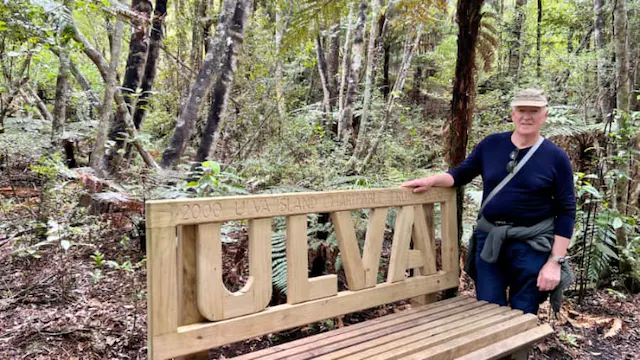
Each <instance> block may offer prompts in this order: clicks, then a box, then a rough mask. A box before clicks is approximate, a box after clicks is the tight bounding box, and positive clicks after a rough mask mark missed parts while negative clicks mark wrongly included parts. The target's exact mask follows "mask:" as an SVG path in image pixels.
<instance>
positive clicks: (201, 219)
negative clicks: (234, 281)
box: [147, 188, 459, 358]
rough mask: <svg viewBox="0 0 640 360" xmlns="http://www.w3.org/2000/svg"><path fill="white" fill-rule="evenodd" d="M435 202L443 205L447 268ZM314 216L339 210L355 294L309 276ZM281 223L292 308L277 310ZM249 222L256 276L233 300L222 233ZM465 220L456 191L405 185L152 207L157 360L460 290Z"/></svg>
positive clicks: (152, 319) (337, 223)
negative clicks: (359, 212)
mask: <svg viewBox="0 0 640 360" xmlns="http://www.w3.org/2000/svg"><path fill="white" fill-rule="evenodd" d="M434 203H441V219H442V223H441V226H442V227H441V230H442V231H441V232H442V236H441V238H442V250H441V255H442V269H441V270H439V271H438V270H437V269H436V251H435V243H434V242H435V240H434V239H435V228H434V215H433V214H434V211H433V209H434V206H433V204H434ZM389 208H395V209H396V210H397V216H396V219H395V231H394V235H393V240H392V244H391V254H390V259H389V264H388V273H387V276H386V279H384V280H383V281H382V282H380V281H379V279H378V278H379V271H378V270H379V263H380V258H381V254H382V250H383V249H382V246H383V241H384V234H385V225H386V221H387V215H388V212H389ZM356 209H370V210H371V212H370V214H369V219H368V221H369V222H368V225H367V232H366V236H365V241H364V244H363V247H362V251H361V250H360V246H359V244H358V240H357V237H356V231H355V226H354V223H353V219H352V215H351V210H356ZM309 213H330V215H331V221H332V222H333V225H334V229H335V232H336V237H337V239H338V245H339V249H340V254H341V257H342V264H343V266H344V270H345V275H346V278H347V286H348V288H349V290H348V291H342V292H338V280H337V277H336V275H325V276H320V277H314V278H309V276H308V257H307V251H308V246H307V215H308V214H309ZM274 216H285V217H286V219H285V220H286V226H287V229H286V237H287V242H286V253H287V255H286V256H287V304H285V305H278V306H274V307H268V304H269V301H270V299H271V295H272V282H271V281H272V280H271V278H272V263H271V256H272V255H271V235H272V228H271V224H272V218H273V217H274ZM245 219H246V220H249V222H248V237H249V278H248V281H247V283H246V285H245V286H244V287H243V288H242V289H240V290H239V291H236V292H233V293H232V292H230V291H229V290H228V289H227V288H226V287H225V286H224V284H223V281H222V275H223V274H222V271H223V263H222V241H221V239H222V235H221V228H222V225H223V223H224V222H225V221H232V220H245ZM455 221H456V213H455V190H453V189H437V188H436V189H432V190H430V191H428V192H425V193H421V194H413V193H411V191H409V190H407V189H402V188H397V189H375V190H357V191H330V192H320V193H302V194H282V195H258V196H243V197H223V198H209V199H189V200H164V201H151V202H148V203H147V249H148V274H149V275H148V276H149V279H148V284H149V296H148V300H149V306H148V313H149V335H150V341H149V349H150V351H151V354H152V355H151V356H150V358H155V357H156V356H157V357H159V358H168V357H173V356H179V355H182V354H188V353H190V352H194V351H200V350H204V349H208V348H211V347H215V346H218V345H220V344H224V343H229V342H232V341H237V340H240V339H244V338H247V337H250V336H257V335H261V334H265V333H268V332H273V331H279V330H283V329H286V328H290V327H292V326H298V325H302V324H307V323H310V322H313V321H318V320H321V319H326V318H329V317H333V316H337V315H340V314H345V313H348V312H353V311H358V310H362V309H366V308H369V307H372V306H376V305H381V304H385V303H389V302H393V301H397V300H401V299H407V298H410V297H415V296H418V295H424V294H429V293H433V292H435V291H439V290H444V289H447V288H451V287H455V286H457V282H458V275H459V272H458V264H457V233H456V232H457V227H456V224H455ZM178 230H179V231H178ZM408 269H413V276H412V277H407V274H408V271H407V270H408ZM205 319H206V320H208V322H207V321H206V320H205Z"/></svg>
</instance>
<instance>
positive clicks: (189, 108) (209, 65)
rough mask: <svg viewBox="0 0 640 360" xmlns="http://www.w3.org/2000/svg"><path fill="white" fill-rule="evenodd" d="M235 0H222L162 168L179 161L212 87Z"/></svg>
mask: <svg viewBox="0 0 640 360" xmlns="http://www.w3.org/2000/svg"><path fill="white" fill-rule="evenodd" d="M237 1H238V0H224V2H223V6H222V9H221V10H220V15H219V19H218V25H217V26H216V34H215V35H214V36H213V38H212V39H211V40H210V41H211V42H212V43H211V44H210V46H209V48H210V49H211V51H209V53H207V55H206V56H205V58H204V62H203V63H202V66H201V67H200V70H199V71H198V75H197V76H196V79H195V81H194V82H193V84H192V85H191V88H190V90H189V95H188V96H187V99H186V101H185V103H184V105H183V107H182V111H181V112H180V116H179V117H178V121H177V123H176V128H175V129H174V131H173V134H172V135H171V140H170V141H169V146H167V148H166V149H165V150H164V152H163V154H162V160H161V162H160V166H162V167H163V168H168V167H170V166H171V165H173V164H174V163H175V162H176V161H178V159H179V158H180V156H181V155H182V153H183V152H184V149H185V147H186V145H187V141H188V140H189V138H190V137H191V132H192V131H193V128H194V126H195V122H196V119H197V117H198V111H199V110H200V107H201V106H202V104H203V100H204V99H205V98H206V96H207V94H208V93H209V91H210V90H211V86H212V85H213V79H214V75H215V74H217V73H218V71H219V69H220V66H221V61H220V59H221V58H222V53H223V52H224V46H225V43H226V40H227V32H228V30H229V26H230V21H231V19H232V18H233V14H234V12H235V8H236V3H237Z"/></svg>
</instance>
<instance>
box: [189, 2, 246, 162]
mask: <svg viewBox="0 0 640 360" xmlns="http://www.w3.org/2000/svg"><path fill="white" fill-rule="evenodd" d="M249 11H251V1H250V0H238V2H237V4H236V9H235V12H234V14H233V18H232V19H231V26H230V28H229V31H228V38H227V41H226V43H225V52H224V59H223V64H222V68H221V69H220V74H219V75H218V79H217V80H216V84H215V86H214V88H213V102H212V103H211V106H210V108H209V117H208V118H207V124H206V126H205V131H204V133H203V135H202V140H201V141H200V146H199V147H198V152H197V153H196V158H195V161H196V163H202V162H203V161H205V160H206V159H207V157H208V156H209V151H210V150H211V145H212V143H213V138H214V135H215V134H216V132H217V131H218V128H219V126H220V121H221V119H222V115H223V113H224V110H225V108H226V105H227V99H228V98H229V92H230V91H231V84H232V83H233V77H234V75H235V71H236V61H237V60H236V58H237V55H238V49H239V48H240V46H241V45H242V43H243V41H244V29H245V27H246V22H247V15H248V13H249Z"/></svg>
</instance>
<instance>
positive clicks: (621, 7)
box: [613, 0, 632, 270]
mask: <svg viewBox="0 0 640 360" xmlns="http://www.w3.org/2000/svg"><path fill="white" fill-rule="evenodd" d="M613 17H614V24H613V28H614V29H613V30H614V34H613V39H614V40H613V41H614V48H615V55H616V107H617V108H618V111H619V112H620V116H618V126H619V127H620V128H621V129H624V128H626V127H627V116H628V113H629V104H630V95H631V94H630V92H629V40H628V26H629V20H628V18H627V1H626V0H615V1H614V9H613ZM630 140H631V139H629V138H624V137H623V139H622V141H623V142H627V141H630ZM626 170H627V173H628V174H631V170H632V169H630V168H627V169H626ZM629 184H630V182H629V180H627V179H625V178H620V179H619V180H618V182H617V184H616V187H617V199H616V201H617V202H618V211H619V212H620V214H622V215H626V214H627V207H628V203H629ZM616 238H617V243H618V246H620V247H621V248H625V247H626V245H627V234H626V231H625V230H624V227H620V228H619V229H617V231H616ZM621 266H622V267H624V268H626V269H627V270H628V267H629V264H628V263H626V262H624V261H623V264H622V265H621Z"/></svg>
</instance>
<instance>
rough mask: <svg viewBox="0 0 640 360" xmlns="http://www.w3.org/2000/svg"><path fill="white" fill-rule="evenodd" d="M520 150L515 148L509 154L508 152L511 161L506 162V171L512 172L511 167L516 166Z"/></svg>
mask: <svg viewBox="0 0 640 360" xmlns="http://www.w3.org/2000/svg"><path fill="white" fill-rule="evenodd" d="M519 152H520V149H518V148H515V149H514V150H513V151H512V152H511V154H509V159H511V161H509V162H508V163H507V172H513V169H515V168H516V166H517V165H518V160H517V159H518V153H519Z"/></svg>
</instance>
